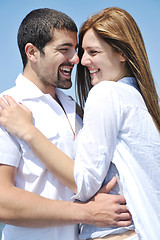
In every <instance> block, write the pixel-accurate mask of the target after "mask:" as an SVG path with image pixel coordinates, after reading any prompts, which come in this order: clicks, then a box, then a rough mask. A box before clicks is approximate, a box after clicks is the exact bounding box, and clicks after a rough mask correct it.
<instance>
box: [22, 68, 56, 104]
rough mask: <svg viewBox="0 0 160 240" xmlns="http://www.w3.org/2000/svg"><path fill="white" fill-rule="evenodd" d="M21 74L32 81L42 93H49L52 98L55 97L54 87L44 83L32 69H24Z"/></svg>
mask: <svg viewBox="0 0 160 240" xmlns="http://www.w3.org/2000/svg"><path fill="white" fill-rule="evenodd" d="M23 76H24V77H26V78H27V79H28V80H29V81H31V82H32V83H34V84H35V85H36V86H37V87H38V88H39V89H40V90H41V91H42V92H43V93H44V94H50V95H51V97H52V98H54V99H56V87H54V86H51V85H44V83H43V82H42V81H41V80H40V79H39V78H38V76H37V75H36V74H35V72H33V71H28V70H27V69H25V70H24V72H23Z"/></svg>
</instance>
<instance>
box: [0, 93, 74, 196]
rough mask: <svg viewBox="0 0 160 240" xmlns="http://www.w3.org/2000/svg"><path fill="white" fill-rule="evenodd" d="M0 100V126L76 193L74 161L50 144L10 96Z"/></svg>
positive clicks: (28, 114) (30, 115)
mask: <svg viewBox="0 0 160 240" xmlns="http://www.w3.org/2000/svg"><path fill="white" fill-rule="evenodd" d="M4 99H5V100H6V101H4V100H3V99H2V98H0V107H1V109H0V124H1V125H2V126H3V127H4V128H6V129H7V131H9V132H10V133H12V134H13V135H15V136H17V137H18V138H21V139H22V140H24V141H25V142H27V144H28V145H29V146H30V148H31V149H32V151H33V152H34V153H35V155H36V156H37V157H38V158H39V159H40V160H41V161H42V162H43V164H44V165H45V166H46V168H47V169H48V170H49V171H50V172H51V173H52V174H53V175H54V176H55V177H57V178H58V179H59V181H61V182H62V183H63V184H64V185H66V186H67V187H68V188H70V189H71V190H72V191H73V192H76V191H77V187H76V184H75V181H74V175H73V168H74V161H73V160H72V159H71V158H70V157H68V156H67V155H66V154H65V153H63V152H62V151H61V150H59V149H58V148H57V147H56V146H55V145H54V144H52V143H51V142H50V141H49V140H48V139H47V138H46V137H45V136H44V135H43V134H42V133H41V132H40V131H39V130H38V129H37V128H36V127H35V126H34V125H33V121H32V113H31V111H30V110H29V109H28V108H27V107H25V106H24V105H22V104H18V103H16V102H15V101H14V100H13V98H11V97H10V96H4Z"/></svg>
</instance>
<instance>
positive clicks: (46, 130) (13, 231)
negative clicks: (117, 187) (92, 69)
mask: <svg viewBox="0 0 160 240" xmlns="http://www.w3.org/2000/svg"><path fill="white" fill-rule="evenodd" d="M3 94H8V95H11V96H12V97H13V98H14V99H15V100H16V101H18V102H19V101H20V102H22V103H23V104H24V105H26V106H27V107H29V108H30V109H31V111H32V112H33V117H34V123H35V125H36V127H37V128H38V129H39V130H40V131H41V132H42V133H43V134H45V136H46V137H47V138H49V139H50V141H52V142H53V143H54V144H55V145H56V146H57V147H58V148H60V149H61V150H62V151H64V152H65V153H66V154H67V155H68V156H70V157H71V158H72V159H74V158H75V156H74V151H73V148H74V135H73V132H72V130H71V128H70V125H69V123H68V120H67V118H66V116H65V114H64V111H63V110H62V108H61V107H60V106H59V104H58V103H57V102H56V101H55V100H54V99H53V98H52V97H51V96H50V95H49V94H43V93H42V92H41V91H40V89H39V88H37V87H36V86H35V85H34V84H33V83H32V82H30V81H29V80H27V79H26V78H24V76H22V75H21V74H20V75H19V76H18V78H17V80H16V86H15V87H14V88H12V89H10V90H8V91H6V92H5V93H3ZM3 94H2V95H3ZM57 95H58V98H59V100H60V101H61V103H62V105H63V106H64V108H65V111H66V112H67V115H68V118H69V120H70V123H71V125H72V127H73V130H75V126H76V131H77V132H76V134H77V133H78V130H79V129H80V128H81V126H82V120H80V118H79V117H78V116H76V113H75V109H76V104H75V102H74V101H73V100H72V99H71V98H70V97H68V96H67V95H65V94H64V93H63V92H62V91H60V90H59V89H57ZM0 156H1V157H0V163H2V164H8V165H12V166H15V167H17V168H18V171H17V176H16V181H15V185H16V186H17V187H19V188H22V189H25V190H27V191H30V192H34V193H37V194H39V195H41V196H44V197H46V198H48V199H56V200H68V201H69V200H71V196H72V195H73V193H72V192H71V191H70V190H69V189H68V188H67V187H65V186H64V185H63V184H61V183H60V182H59V181H58V180H57V179H56V178H55V177H54V176H53V175H52V174H51V173H50V172H48V171H47V170H46V168H45V166H44V165H43V164H42V163H41V162H40V161H39V159H38V158H37V157H36V156H35V155H34V154H33V153H32V151H31V149H30V148H29V146H28V145H27V144H26V143H25V142H24V141H22V140H20V139H17V138H15V137H13V136H12V135H9V134H8V133H7V132H6V131H5V130H3V129H0ZM2 235H3V237H2V239H4V240H8V239H18V240H21V239H24V240H25V239H26V240H32V239H33V240H36V239H38V240H41V239H42V240H44V239H47V240H51V239H53V240H64V239H70V240H75V239H77V226H76V225H72V226H64V227H63V226H62V227H50V228H31V229H30V228H22V227H15V226H10V225H6V226H5V228H4V230H3V234H2Z"/></svg>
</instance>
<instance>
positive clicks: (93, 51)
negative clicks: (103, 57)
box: [90, 50, 98, 55]
mask: <svg viewBox="0 0 160 240" xmlns="http://www.w3.org/2000/svg"><path fill="white" fill-rule="evenodd" d="M97 53H98V52H97V51H95V50H91V51H90V54H91V55H96V54H97Z"/></svg>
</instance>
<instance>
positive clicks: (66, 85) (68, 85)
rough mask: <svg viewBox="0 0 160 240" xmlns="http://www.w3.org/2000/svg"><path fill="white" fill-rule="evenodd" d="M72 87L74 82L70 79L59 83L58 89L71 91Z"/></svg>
mask: <svg viewBox="0 0 160 240" xmlns="http://www.w3.org/2000/svg"><path fill="white" fill-rule="evenodd" d="M71 87H72V82H71V80H70V79H67V80H65V81H64V82H59V83H58V84H57V88H61V89H66V90H67V89H70V88H71Z"/></svg>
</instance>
